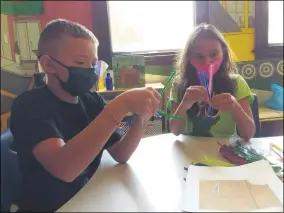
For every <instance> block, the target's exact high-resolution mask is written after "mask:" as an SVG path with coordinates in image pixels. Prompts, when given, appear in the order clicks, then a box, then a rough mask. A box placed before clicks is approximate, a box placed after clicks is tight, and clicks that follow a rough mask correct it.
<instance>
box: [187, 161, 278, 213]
mask: <svg viewBox="0 0 284 213" xmlns="http://www.w3.org/2000/svg"><path fill="white" fill-rule="evenodd" d="M200 180H247V181H249V182H250V183H251V184H257V185H262V184H268V185H269V187H270V188H271V190H272V191H273V192H274V193H275V195H276V196H277V197H278V199H279V200H280V202H281V204H282V206H281V207H275V208H274V207H273V208H266V209H258V210H255V211H253V212H265V211H266V212H272V211H273V212H283V182H281V180H280V179H279V178H278V177H277V176H276V174H275V173H274V171H273V169H272V168H271V166H270V164H269V162H267V161H266V160H260V161H257V162H254V163H250V164H246V165H242V166H236V167H206V166H194V165H190V166H189V167H188V172H187V176H186V184H185V190H184V194H183V200H182V206H181V209H182V211H185V212H212V211H217V212H220V211H219V210H218V209H217V210H216V209H212V210H204V209H200V208H199V182H200ZM232 202H233V201H232Z"/></svg>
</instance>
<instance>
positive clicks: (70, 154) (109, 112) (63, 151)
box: [32, 98, 127, 182]
mask: <svg viewBox="0 0 284 213" xmlns="http://www.w3.org/2000/svg"><path fill="white" fill-rule="evenodd" d="M120 101H122V100H120V99H119V98H118V99H116V100H113V101H112V102H110V103H109V104H108V105H107V106H106V107H105V108H104V109H103V110H102V112H101V113H100V114H99V115H98V116H97V117H96V118H95V119H94V120H93V121H92V122H91V123H90V124H89V125H88V126H87V127H86V128H85V129H83V130H82V131H81V132H80V133H79V134H78V135H76V136H75V137H74V138H72V139H71V140H70V141H68V143H65V142H64V141H63V139H61V138H49V139H47V140H44V141H41V142H40V143H38V144H37V145H36V146H35V147H34V148H33V150H32V152H33V154H34V156H35V157H36V159H37V160H38V161H39V162H40V163H41V164H42V165H43V166H44V168H45V169H46V170H48V171H49V172H50V173H51V174H52V175H54V176H55V177H57V178H59V179H61V180H63V181H65V182H72V181H73V180H75V179H76V178H77V177H78V176H79V174H81V173H82V172H83V171H84V170H85V169H86V168H87V167H88V165H89V164H90V163H91V162H92V160H93V159H94V158H95V157H96V156H97V155H98V154H99V152H100V151H101V150H102V148H103V147H104V145H105V143H106V142H107V141H108V139H109V138H110V136H111V135H112V133H113V132H114V131H115V129H116V128H117V125H118V122H119V121H121V120H122V119H123V117H124V115H125V114H126V113H127V112H126V110H125V109H123V108H122V107H117V105H120V104H119V102H120Z"/></svg>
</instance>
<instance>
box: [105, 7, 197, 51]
mask: <svg viewBox="0 0 284 213" xmlns="http://www.w3.org/2000/svg"><path fill="white" fill-rule="evenodd" d="M108 11H109V23H110V35H111V43H112V50H113V52H114V53H116V52H157V51H172V50H177V49H181V48H182V47H183V46H184V43H185V41H186V40H187V37H188V35H189V33H190V31H191V30H192V29H193V27H194V2H193V1H109V2H108Z"/></svg>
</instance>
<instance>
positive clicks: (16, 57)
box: [14, 41, 21, 64]
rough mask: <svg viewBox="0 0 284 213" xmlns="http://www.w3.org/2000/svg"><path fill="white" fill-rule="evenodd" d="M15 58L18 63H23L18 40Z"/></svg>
mask: <svg viewBox="0 0 284 213" xmlns="http://www.w3.org/2000/svg"><path fill="white" fill-rule="evenodd" d="M14 52H15V59H16V63H17V64H21V55H20V48H19V46H18V41H15V51H14Z"/></svg>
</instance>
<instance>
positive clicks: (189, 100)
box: [181, 86, 208, 109]
mask: <svg viewBox="0 0 284 213" xmlns="http://www.w3.org/2000/svg"><path fill="white" fill-rule="evenodd" d="M198 101H204V102H207V101H208V95H207V92H206V89H205V88H204V87H202V86H190V87H189V88H187V89H186V90H185V93H184V96H183V99H182V102H181V103H182V105H183V106H184V107H185V108H186V109H189V108H191V106H192V105H193V104H194V103H195V102H198Z"/></svg>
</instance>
